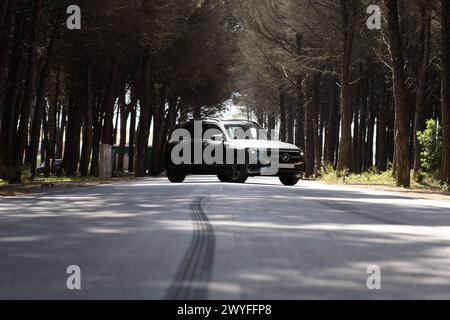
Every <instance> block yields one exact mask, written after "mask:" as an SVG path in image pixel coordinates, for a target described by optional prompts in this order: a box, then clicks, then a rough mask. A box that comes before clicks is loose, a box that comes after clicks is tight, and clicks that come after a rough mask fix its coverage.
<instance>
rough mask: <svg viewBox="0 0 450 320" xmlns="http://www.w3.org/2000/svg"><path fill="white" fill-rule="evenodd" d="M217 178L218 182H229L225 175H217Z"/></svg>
mask: <svg viewBox="0 0 450 320" xmlns="http://www.w3.org/2000/svg"><path fill="white" fill-rule="evenodd" d="M217 178H218V179H219V180H220V182H230V180H228V177H227V175H225V174H218V175H217Z"/></svg>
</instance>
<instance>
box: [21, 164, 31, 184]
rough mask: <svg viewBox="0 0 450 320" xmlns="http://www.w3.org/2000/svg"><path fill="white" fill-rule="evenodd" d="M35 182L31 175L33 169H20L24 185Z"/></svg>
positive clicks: (24, 167)
mask: <svg viewBox="0 0 450 320" xmlns="http://www.w3.org/2000/svg"><path fill="white" fill-rule="evenodd" d="M32 180H33V177H32V174H31V168H30V167H28V166H22V167H21V168H20V182H21V183H22V184H26V183H29V182H30V181H32Z"/></svg>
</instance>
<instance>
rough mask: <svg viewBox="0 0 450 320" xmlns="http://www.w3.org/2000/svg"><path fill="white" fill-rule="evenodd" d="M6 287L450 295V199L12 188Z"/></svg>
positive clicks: (141, 183)
mask: <svg viewBox="0 0 450 320" xmlns="http://www.w3.org/2000/svg"><path fill="white" fill-rule="evenodd" d="M70 265H76V266H79V267H80V269H81V290H68V289H67V286H66V280H67V278H68V277H69V276H70V274H67V273H66V270H67V267H68V266H70ZM369 266H378V267H379V268H380V271H381V290H369V289H368V287H367V279H368V278H369V277H370V276H371V275H372V274H371V273H370V274H368V273H367V271H368V267H369ZM370 270H372V269H370ZM372 280H373V279H372ZM0 298H2V299H16V298H26V299H29V298H30V299H44V298H50V299H52V298H57V299H85V298H86V299H336V298H337V299H407V298H412V299H416V298H425V299H432V298H433V299H450V202H446V201H433V200H423V199H414V198H410V197H407V196H404V195H402V194H398V193H389V192H381V191H370V190H367V189H366V190H356V189H350V188H346V187H341V186H328V185H323V184H320V183H314V182H307V181H303V182H300V183H299V184H298V185H297V186H296V187H284V186H282V185H281V184H280V183H279V182H278V180H277V179H276V178H252V179H249V181H248V183H247V184H245V185H239V184H221V183H219V182H218V180H217V179H215V178H214V177H203V176H201V177H193V178H189V179H188V180H187V181H186V183H183V184H170V183H169V182H167V181H166V179H164V178H149V179H143V180H136V181H133V182H122V183H115V184H111V185H102V186H97V187H90V188H79V189H70V190H58V191H49V192H46V193H42V194H36V195H27V196H21V197H11V198H0Z"/></svg>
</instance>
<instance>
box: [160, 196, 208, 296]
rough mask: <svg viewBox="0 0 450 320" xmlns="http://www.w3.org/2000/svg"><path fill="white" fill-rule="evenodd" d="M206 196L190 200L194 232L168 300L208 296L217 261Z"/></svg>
mask: <svg viewBox="0 0 450 320" xmlns="http://www.w3.org/2000/svg"><path fill="white" fill-rule="evenodd" d="M205 199H207V197H206V196H202V197H199V198H197V199H195V200H194V201H193V202H192V203H191V208H190V214H191V218H192V220H193V222H194V234H193V237H192V240H191V243H190V244H189V248H188V250H187V252H186V254H185V255H184V257H183V260H182V262H181V264H180V267H179V268H178V271H177V273H176V276H175V279H174V281H173V282H172V285H171V287H170V289H169V291H168V293H167V296H166V299H167V300H203V299H206V298H207V296H208V284H209V281H210V279H211V273H212V268H213V263H214V251H215V246H216V236H215V233H214V228H213V227H212V225H211V222H210V221H209V219H208V217H207V215H206V213H205V212H204V211H203V208H202V202H203V201H204V200H205Z"/></svg>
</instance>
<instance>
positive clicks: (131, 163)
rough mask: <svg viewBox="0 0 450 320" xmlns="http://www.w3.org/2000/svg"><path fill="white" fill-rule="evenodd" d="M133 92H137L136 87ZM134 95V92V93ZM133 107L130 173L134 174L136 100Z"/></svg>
mask: <svg viewBox="0 0 450 320" xmlns="http://www.w3.org/2000/svg"><path fill="white" fill-rule="evenodd" d="M133 90H135V87H133ZM132 94H133V92H132ZM132 101H133V102H132V105H131V119H130V137H129V142H128V146H129V150H128V171H129V172H134V150H135V148H134V143H135V137H136V108H137V106H136V100H133V99H132Z"/></svg>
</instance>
